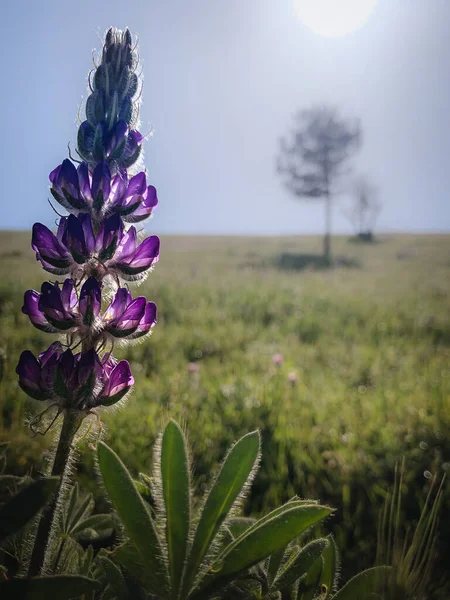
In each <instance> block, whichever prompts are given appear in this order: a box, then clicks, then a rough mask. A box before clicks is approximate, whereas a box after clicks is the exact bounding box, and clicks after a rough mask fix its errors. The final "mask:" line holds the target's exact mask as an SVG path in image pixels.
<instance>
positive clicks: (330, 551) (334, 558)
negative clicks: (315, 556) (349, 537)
mask: <svg viewBox="0 0 450 600" xmlns="http://www.w3.org/2000/svg"><path fill="white" fill-rule="evenodd" d="M327 540H328V541H329V542H330V543H329V544H328V546H327V547H326V548H325V549H324V551H323V553H322V559H323V569H322V576H321V578H320V584H321V586H322V589H323V592H324V594H325V595H324V600H325V599H326V598H328V597H329V596H330V594H331V592H332V591H333V588H335V587H336V584H337V565H338V549H337V547H336V542H335V541H334V537H333V536H332V535H329V536H328V537H327Z"/></svg>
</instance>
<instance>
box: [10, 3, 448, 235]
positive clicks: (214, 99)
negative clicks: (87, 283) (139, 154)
mask: <svg viewBox="0 0 450 600" xmlns="http://www.w3.org/2000/svg"><path fill="white" fill-rule="evenodd" d="M293 1H294V0H189V1H186V0H127V1H126V2H125V1H122V2H119V1H116V0H77V2H76V3H72V2H70V3H69V2H62V1H61V0H57V1H56V0H40V1H39V2H37V1H36V0H27V1H25V0H14V1H11V2H7V3H5V5H4V6H3V7H2V9H1V14H2V20H1V29H2V31H1V35H0V67H1V73H2V78H3V81H2V86H1V89H2V92H1V94H0V114H1V115H2V118H3V123H2V129H3V135H2V139H3V143H2V144H1V145H0V164H1V169H2V175H3V176H2V180H3V188H2V199H1V201H0V202H1V208H2V210H1V213H0V215H1V218H0V228H1V229H9V228H16V229H28V228H30V227H31V226H32V224H33V223H34V222H35V221H41V222H43V223H45V224H47V225H50V224H51V223H53V222H54V219H55V214H54V213H53V212H52V210H51V208H50V206H49V204H48V203H47V198H48V197H49V192H48V185H49V183H48V174H49V173H50V171H51V170H53V169H54V167H55V166H57V165H58V164H60V163H61V162H62V160H63V159H64V158H66V157H67V143H68V142H69V141H70V142H71V145H72V148H74V147H75V143H74V142H75V140H76V127H77V116H78V110H79V107H80V106H81V107H82V101H83V99H85V98H86V96H87V93H86V86H87V74H88V71H89V70H90V69H91V67H92V50H93V49H94V48H95V49H97V50H99V49H100V48H101V37H102V35H103V34H104V32H105V31H106V29H107V28H108V27H109V26H111V25H113V26H116V27H119V28H122V29H123V28H125V27H126V26H128V27H129V28H130V30H131V32H132V34H137V35H138V36H139V40H140V57H141V60H142V64H143V68H144V91H143V104H142V107H141V121H142V124H141V131H142V132H143V133H149V132H152V136H151V137H150V139H149V141H148V142H147V143H146V152H145V164H146V167H147V169H148V176H149V180H150V182H151V183H152V184H153V185H155V186H156V188H157V190H158V197H159V206H158V209H157V211H155V215H154V217H153V219H152V220H151V221H150V222H149V224H148V225H147V226H146V227H147V230H148V231H151V232H152V233H160V234H170V233H176V234H178V233H183V234H199V233H201V234H250V235H260V234H261V235H262V234H271V235H281V234H297V233H299V234H306V233H320V232H321V231H322V230H323V221H324V215H323V213H324V209H323V205H322V203H321V202H305V201H301V200H299V199H296V198H294V197H293V196H291V195H290V194H289V192H288V191H286V189H285V188H283V186H282V184H281V181H280V179H279V177H278V175H277V173H276V168H275V158H276V154H277V149H278V143H279V138H280V137H281V136H283V135H285V134H286V133H287V132H288V131H289V128H290V125H291V122H292V117H293V115H294V114H295V112H296V111H297V110H299V109H302V108H310V107H312V106H315V105H317V104H330V105H333V106H337V107H339V109H340V111H341V113H342V114H343V115H345V116H348V117H358V118H359V119H360V120H361V123H362V128H363V134H364V143H363V146H362V149H361V152H360V154H359V155H358V157H357V158H356V159H355V161H354V165H353V172H354V174H355V175H356V174H358V173H361V172H362V173H365V174H367V175H368V176H369V177H370V178H371V179H372V180H373V182H374V183H376V185H377V186H378V188H379V194H380V196H379V198H380V200H381V201H382V203H383V210H382V212H381V214H380V217H379V220H378V224H377V229H378V230H379V231H380V232H381V231H383V232H393V231H401V232H403V231H405V232H406V231H414V232H428V231H429V232H446V231H450V208H449V201H448V194H449V189H450V68H449V62H448V57H449V56H450V36H449V35H448V23H449V22H450V1H449V0H378V4H377V7H376V9H375V11H374V12H373V14H372V16H371V18H370V19H369V21H368V22H367V23H366V25H365V26H364V27H362V28H361V29H359V30H358V31H356V32H353V33H352V34H349V35H347V36H345V37H341V38H325V37H321V36H319V35H317V34H315V33H313V32H312V31H311V30H309V29H308V28H306V27H305V26H304V25H303V23H302V22H301V21H300V20H299V19H298V17H297V15H296V12H295V10H294V4H293ZM347 202H348V198H347V197H346V196H345V195H343V196H341V197H339V198H338V199H337V200H336V202H335V205H334V219H333V229H334V231H335V232H336V233H346V232H349V231H350V229H351V228H350V225H349V223H348V222H347V221H346V219H345V217H344V214H343V213H344V212H345V206H346V203H347Z"/></svg>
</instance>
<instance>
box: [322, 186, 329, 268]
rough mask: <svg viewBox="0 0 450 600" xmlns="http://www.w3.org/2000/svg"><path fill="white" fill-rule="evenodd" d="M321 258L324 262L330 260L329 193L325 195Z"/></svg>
mask: <svg viewBox="0 0 450 600" xmlns="http://www.w3.org/2000/svg"><path fill="white" fill-rule="evenodd" d="M323 258H324V260H325V261H326V262H330V260H331V198H330V193H329V192H327V193H326V195H325V235H324V238H323Z"/></svg>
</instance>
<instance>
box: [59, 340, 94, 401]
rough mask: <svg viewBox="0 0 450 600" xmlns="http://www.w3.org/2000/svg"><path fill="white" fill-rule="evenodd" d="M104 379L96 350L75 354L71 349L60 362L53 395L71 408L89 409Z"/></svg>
mask: <svg viewBox="0 0 450 600" xmlns="http://www.w3.org/2000/svg"><path fill="white" fill-rule="evenodd" d="M101 377H102V366H101V363H100V359H99V358H98V355H97V353H96V351H95V350H94V348H91V349H90V350H89V351H88V352H84V353H81V352H80V353H79V354H73V352H72V350H71V349H70V348H69V349H68V350H66V351H65V352H64V353H63V354H62V355H61V356H60V358H59V360H58V366H57V367H56V370H55V378H54V384H53V393H54V396H55V398H58V399H59V400H61V401H62V404H63V405H64V406H66V407H70V408H73V409H74V408H78V409H80V410H81V409H87V408H90V407H92V406H93V405H94V404H95V397H96V392H97V390H98V388H99V384H100V382H101Z"/></svg>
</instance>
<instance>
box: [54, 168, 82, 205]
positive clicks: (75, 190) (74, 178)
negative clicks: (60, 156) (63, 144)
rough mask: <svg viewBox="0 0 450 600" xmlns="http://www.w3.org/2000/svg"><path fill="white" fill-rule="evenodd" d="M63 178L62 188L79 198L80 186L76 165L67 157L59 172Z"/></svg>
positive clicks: (73, 196)
mask: <svg viewBox="0 0 450 600" xmlns="http://www.w3.org/2000/svg"><path fill="white" fill-rule="evenodd" d="M59 175H60V179H61V188H62V189H63V191H65V192H66V193H67V194H68V195H70V196H71V197H72V198H75V199H77V200H78V199H79V197H80V186H79V184H78V173H77V170H76V168H75V165H74V164H73V163H72V162H71V161H70V160H69V159H68V158H66V159H65V160H63V162H62V164H61V171H60V173H59Z"/></svg>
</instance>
